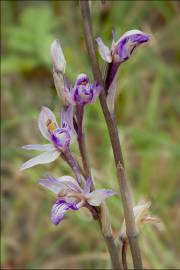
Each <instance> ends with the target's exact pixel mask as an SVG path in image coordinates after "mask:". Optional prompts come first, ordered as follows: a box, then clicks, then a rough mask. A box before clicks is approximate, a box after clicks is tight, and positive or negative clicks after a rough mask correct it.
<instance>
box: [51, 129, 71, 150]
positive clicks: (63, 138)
mask: <svg viewBox="0 0 180 270" xmlns="http://www.w3.org/2000/svg"><path fill="white" fill-rule="evenodd" d="M51 140H52V142H53V144H54V145H55V147H57V148H58V149H60V150H65V149H66V148H67V147H68V146H69V144H70V140H71V138H70V135H69V133H68V131H67V130H66V129H65V128H58V129H56V130H55V131H54V132H53V133H52V134H51Z"/></svg>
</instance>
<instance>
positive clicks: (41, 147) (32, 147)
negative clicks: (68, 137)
mask: <svg viewBox="0 0 180 270" xmlns="http://www.w3.org/2000/svg"><path fill="white" fill-rule="evenodd" d="M22 148H23V149H26V150H37V151H47V152H48V151H53V150H55V147H54V146H53V145H52V144H28V145H24V146H22Z"/></svg>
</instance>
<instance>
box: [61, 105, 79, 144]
mask: <svg viewBox="0 0 180 270" xmlns="http://www.w3.org/2000/svg"><path fill="white" fill-rule="evenodd" d="M61 126H62V128H65V129H67V131H68V132H69V134H70V137H71V142H70V143H72V142H73V141H74V140H75V139H76V137H77V134H76V131H75V129H74V125H73V106H72V105H69V106H68V107H66V108H65V107H63V108H62V110H61Z"/></svg>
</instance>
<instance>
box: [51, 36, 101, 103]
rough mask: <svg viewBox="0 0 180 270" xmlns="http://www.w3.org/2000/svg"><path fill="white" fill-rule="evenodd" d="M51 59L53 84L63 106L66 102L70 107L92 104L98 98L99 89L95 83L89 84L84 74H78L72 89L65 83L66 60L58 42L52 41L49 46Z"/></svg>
mask: <svg viewBox="0 0 180 270" xmlns="http://www.w3.org/2000/svg"><path fill="white" fill-rule="evenodd" d="M51 58H52V62H53V78H54V84H55V87H56V90H57V93H58V95H59V97H60V98H61V100H62V102H63V104H67V102H66V101H68V102H69V103H70V104H72V105H85V104H87V103H94V102H95V101H96V98H97V97H98V96H99V94H100V91H101V89H102V88H101V87H100V86H98V85H97V83H94V84H90V81H89V78H88V76H87V75H86V74H83V73H82V74H79V75H78V77H77V79H76V83H75V85H74V87H73V86H72V85H71V86H68V85H67V84H66V83H65V76H64V73H65V68H66V60H65V58H64V54H63V52H62V48H61V45H60V43H59V42H58V40H54V41H53V43H52V45H51Z"/></svg>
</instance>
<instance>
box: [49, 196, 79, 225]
mask: <svg viewBox="0 0 180 270" xmlns="http://www.w3.org/2000/svg"><path fill="white" fill-rule="evenodd" d="M67 210H78V208H77V207H76V204H70V203H66V202H65V201H64V200H61V199H60V200H57V201H56V203H55V204H54V205H53V207H52V210H51V220H52V222H53V223H54V224H55V225H58V224H59V222H60V221H61V220H62V219H63V217H64V215H65V213H66V211H67Z"/></svg>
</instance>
